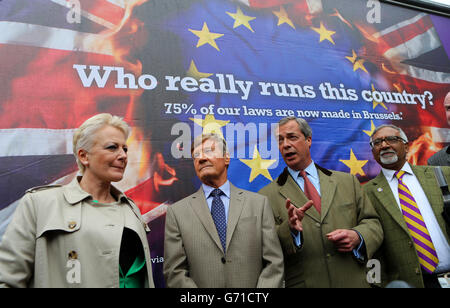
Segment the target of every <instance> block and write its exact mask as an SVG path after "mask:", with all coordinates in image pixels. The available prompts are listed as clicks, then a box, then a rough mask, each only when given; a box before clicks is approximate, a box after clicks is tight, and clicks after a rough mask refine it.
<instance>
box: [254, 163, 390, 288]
mask: <svg viewBox="0 0 450 308" xmlns="http://www.w3.org/2000/svg"><path fill="white" fill-rule="evenodd" d="M316 167H317V168H318V173H319V180H320V190H321V203H322V208H321V215H319V213H318V212H317V211H316V209H315V208H314V207H311V208H310V209H309V210H308V211H306V215H305V217H304V219H303V232H302V235H303V244H302V247H301V249H298V248H297V247H296V246H295V244H294V241H293V238H292V235H291V232H290V229H289V226H288V214H287V210H286V207H285V204H286V199H287V198H289V199H290V200H291V201H292V204H293V205H294V206H296V207H302V206H303V205H304V204H305V203H306V202H307V201H308V199H307V198H306V196H305V194H304V193H303V191H302V190H301V189H300V187H299V186H298V184H297V183H296V182H295V180H294V179H293V178H292V176H291V175H290V174H289V171H288V170H287V168H286V169H285V170H284V171H283V173H282V174H281V175H280V176H279V177H278V178H277V179H276V180H275V181H274V182H272V183H271V184H269V185H267V186H266V187H264V188H263V189H262V190H260V193H261V194H263V195H266V196H267V197H268V198H269V202H270V205H271V206H272V208H273V212H274V215H275V223H276V225H277V231H278V237H279V238H280V241H281V246H282V248H283V252H284V256H285V275H286V287H325V288H329V287H333V288H336V287H369V284H368V282H367V279H366V267H365V264H363V263H360V262H357V261H356V260H355V258H354V257H353V254H352V253H351V252H350V253H340V252H338V251H337V249H336V247H335V245H334V244H333V243H332V242H330V241H329V240H328V239H327V237H326V234H328V233H329V232H331V231H334V230H336V229H354V230H356V231H358V232H359V233H360V234H361V235H362V237H363V238H364V241H365V245H366V251H367V256H368V258H371V256H372V254H373V253H374V252H375V251H376V250H377V249H378V248H379V246H380V245H381V242H382V241H383V230H382V228H381V224H380V222H379V220H378V215H377V214H376V211H375V210H374V208H373V207H372V205H371V204H370V200H369V199H368V198H367V196H366V195H365V194H364V193H363V191H362V188H361V185H360V183H359V181H358V179H357V178H356V177H355V176H353V175H350V174H348V173H344V172H339V171H330V170H327V169H323V168H320V167H319V166H317V165H316Z"/></svg>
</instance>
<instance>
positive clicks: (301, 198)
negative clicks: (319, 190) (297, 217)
mask: <svg viewBox="0 0 450 308" xmlns="http://www.w3.org/2000/svg"><path fill="white" fill-rule="evenodd" d="M285 172H287V175H286V176H287V178H286V182H285V183H284V185H282V186H280V190H279V192H280V194H281V195H282V196H283V197H284V198H285V199H288V198H289V199H290V200H291V203H292V204H293V205H294V206H295V207H298V208H300V207H302V206H303V205H304V204H305V203H306V202H308V198H306V196H305V193H304V192H303V191H302V190H301V188H300V187H299V186H298V184H297V182H295V180H294V179H293V178H292V176H291V175H290V174H289V171H287V169H285ZM305 214H306V215H308V216H309V217H310V218H312V219H313V220H315V221H317V222H320V215H319V213H318V212H317V211H316V209H315V208H314V206H312V207H311V208H310V209H309V210H307V211H306V213H305Z"/></svg>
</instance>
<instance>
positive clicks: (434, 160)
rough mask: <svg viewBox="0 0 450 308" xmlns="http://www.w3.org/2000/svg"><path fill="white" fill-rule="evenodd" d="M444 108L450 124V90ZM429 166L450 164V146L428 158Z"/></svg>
mask: <svg viewBox="0 0 450 308" xmlns="http://www.w3.org/2000/svg"><path fill="white" fill-rule="evenodd" d="M444 109H445V115H446V118H447V124H448V125H449V126H450V92H448V93H447V95H446V96H445V99H444ZM427 163H428V165H429V166H450V146H446V147H444V148H443V149H442V150H440V151H439V152H437V153H435V154H434V155H433V156H431V157H430V158H428V161H427Z"/></svg>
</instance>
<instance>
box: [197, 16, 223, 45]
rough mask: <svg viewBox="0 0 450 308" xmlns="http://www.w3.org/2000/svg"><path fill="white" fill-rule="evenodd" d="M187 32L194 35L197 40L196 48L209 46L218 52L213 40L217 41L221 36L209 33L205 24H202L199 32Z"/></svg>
mask: <svg viewBox="0 0 450 308" xmlns="http://www.w3.org/2000/svg"><path fill="white" fill-rule="evenodd" d="M189 31H191V32H192V33H194V34H195V35H196V36H198V38H199V40H198V42H197V46H196V47H197V48H198V47H200V46H203V45H205V44H209V45H211V46H212V47H214V48H215V49H217V50H219V51H220V49H219V47H218V46H217V44H216V41H215V40H216V39H218V38H219V37H222V36H223V34H220V33H213V32H209V29H208V25H207V24H206V22H204V23H203V28H202V30H200V31H199V30H192V29H189Z"/></svg>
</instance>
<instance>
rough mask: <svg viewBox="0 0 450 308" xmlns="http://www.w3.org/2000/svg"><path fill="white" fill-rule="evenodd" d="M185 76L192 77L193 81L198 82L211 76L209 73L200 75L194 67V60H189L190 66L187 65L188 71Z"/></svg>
mask: <svg viewBox="0 0 450 308" xmlns="http://www.w3.org/2000/svg"><path fill="white" fill-rule="evenodd" d="M187 75H188V76H190V77H194V78H195V79H197V80H199V79H201V78H208V77H209V76H211V75H212V74H209V73H200V72H199V71H198V69H197V66H196V65H195V62H194V60H191V65H189V69H188V71H187Z"/></svg>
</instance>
